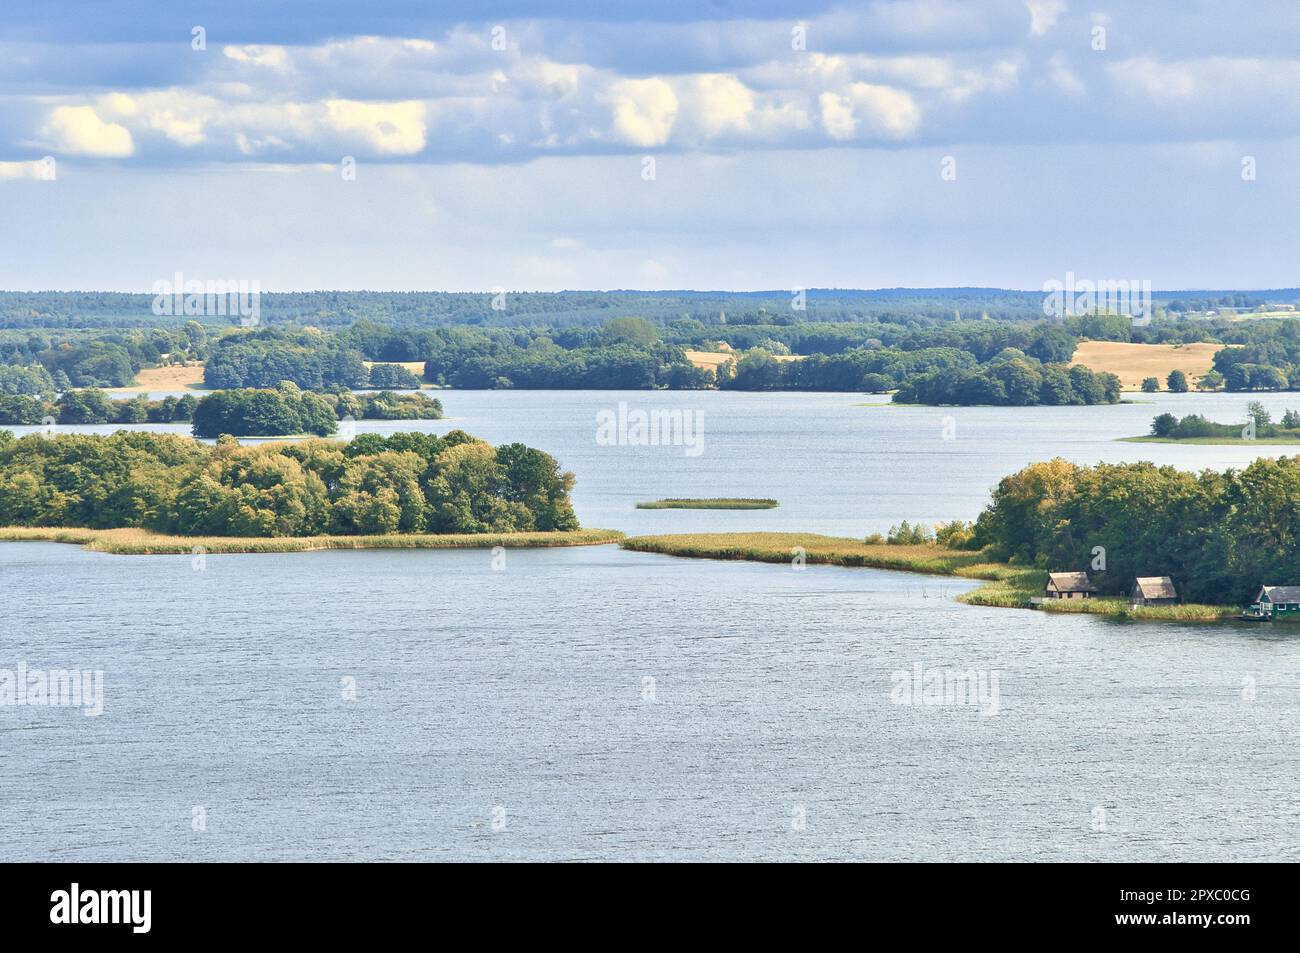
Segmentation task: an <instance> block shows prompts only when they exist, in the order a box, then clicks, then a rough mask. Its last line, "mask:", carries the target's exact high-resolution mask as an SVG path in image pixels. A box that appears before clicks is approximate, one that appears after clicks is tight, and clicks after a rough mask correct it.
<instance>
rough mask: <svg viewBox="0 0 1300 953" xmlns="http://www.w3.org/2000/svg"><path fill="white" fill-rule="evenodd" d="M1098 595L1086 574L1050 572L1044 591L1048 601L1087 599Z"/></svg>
mask: <svg viewBox="0 0 1300 953" xmlns="http://www.w3.org/2000/svg"><path fill="white" fill-rule="evenodd" d="M1096 594H1097V587H1096V586H1094V585H1093V584H1092V583H1091V582H1089V581H1088V574H1087V573H1086V572H1049V573H1048V574H1047V585H1046V586H1045V587H1044V589H1043V597H1044V598H1046V599H1087V598H1089V597H1090V596H1094V595H1096Z"/></svg>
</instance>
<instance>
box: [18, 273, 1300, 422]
mask: <svg viewBox="0 0 1300 953" xmlns="http://www.w3.org/2000/svg"><path fill="white" fill-rule="evenodd" d="M264 297H265V298H266V299H267V301H266V303H265V305H264V306H263V308H262V323H261V324H260V325H259V326H257V327H254V328H243V327H238V326H236V325H235V324H233V323H232V322H231V320H230V319H228V318H223V319H221V320H220V321H216V320H209V319H199V320H196V319H194V318H162V317H157V316H153V315H152V313H151V312H149V311H148V308H147V304H148V302H147V296H130V295H94V294H86V295H80V296H78V295H58V294H52V293H41V294H30V295H20V294H15V293H0V371H2V373H0V394H8V395H10V396H15V395H19V394H26V395H35V394H46V393H50V392H57V391H62V390H65V389H68V388H87V387H108V388H112V387H121V386H125V385H127V384H129V383H131V382H132V381H133V379H134V377H135V374H136V373H137V372H138V371H139V370H140V369H141V368H144V367H155V366H159V365H162V364H181V363H184V364H188V363H191V362H199V361H202V362H204V379H205V382H206V384H207V386H208V387H210V388H213V389H228V388H243V387H256V388H271V387H276V386H278V385H279V384H280V382H281V381H291V382H293V383H294V384H296V385H298V386H299V387H300V388H302V389H304V390H312V391H319V390H324V389H329V388H337V387H343V388H350V389H353V388H355V389H364V388H373V389H384V390H395V389H415V388H416V387H418V386H419V385H420V383H421V377H422V379H423V381H424V382H425V383H428V384H431V385H434V386H446V387H458V388H509V387H516V388H536V389H561V388H563V389H646V388H670V389H702V388H714V387H718V388H725V389H732V390H796V391H798V390H803V391H867V392H879V391H890V390H902V391H903V397H902V398H901V399H903V400H906V401H913V402H915V401H921V402H926V403H931V402H933V403H970V402H979V403H1010V404H1017V403H1025V402H1026V401H1027V395H1028V394H1029V392H1030V391H1031V390H1034V389H1035V388H1034V386H1032V380H1033V379H1034V378H1035V377H1037V378H1039V379H1040V380H1039V383H1038V384H1037V387H1036V390H1037V393H1038V395H1039V397H1038V400H1037V401H1029V402H1042V403H1052V402H1064V403H1089V402H1097V400H1098V399H1097V398H1095V397H1090V396H1089V395H1090V394H1092V393H1093V392H1094V391H1095V390H1096V388H1094V387H1091V386H1082V387H1081V386H1080V382H1079V381H1077V380H1072V381H1066V380H1063V379H1062V377H1061V374H1060V372H1059V369H1057V370H1054V369H1052V366H1054V365H1061V364H1066V363H1068V362H1069V361H1070V359H1071V356H1072V354H1073V351H1074V347H1075V345H1076V344H1077V343H1078V342H1079V341H1081V340H1085V339H1087V340H1094V341H1119V342H1137V343H1164V344H1187V343H1198V342H1208V343H1219V344H1223V345H1232V346H1231V347H1225V348H1224V349H1223V350H1220V351H1219V352H1218V353H1217V354H1216V356H1215V367H1214V369H1213V370H1212V371H1211V372H1210V373H1209V374H1208V375H1206V377H1205V378H1203V379H1201V380H1200V381H1198V382H1197V384H1196V386H1197V387H1198V388H1200V389H1216V388H1219V387H1226V388H1227V389H1229V390H1236V391H1247V390H1259V391H1263V390H1286V389H1300V320H1298V319H1297V318H1288V317H1276V316H1274V317H1252V316H1250V315H1249V314H1248V313H1246V312H1247V309H1249V308H1250V307H1251V306H1252V305H1254V304H1255V302H1256V301H1257V300H1259V301H1265V300H1267V301H1272V302H1275V303H1276V302H1291V301H1294V300H1297V299H1300V294H1298V293H1296V292H1295V291H1294V289H1282V290H1281V291H1278V292H1260V293H1251V294H1244V293H1236V292H1222V293H1220V292H1204V293H1198V294H1197V295H1196V296H1186V297H1184V298H1177V297H1173V298H1169V299H1167V300H1166V301H1165V304H1164V305H1163V306H1162V305H1159V304H1157V306H1156V308H1155V313H1156V317H1155V318H1154V319H1153V320H1151V321H1149V322H1146V323H1143V322H1138V323H1136V324H1135V323H1134V322H1133V321H1131V320H1130V319H1129V318H1127V317H1124V316H1122V315H1114V314H1091V315H1082V316H1076V317H1069V318H1066V319H1064V320H1045V319H1044V316H1043V314H1042V308H1041V305H1042V295H1040V294H1035V293H1029V292H1005V291H997V290H990V289H940V290H925V289H911V290H908V289H900V290H896V291H880V292H854V291H825V292H823V291H808V292H805V293H803V297H802V298H801V299H800V300H799V301H798V307H796V302H795V300H794V299H793V298H792V297H791V296H790V295H786V294H784V293H778V292H766V293H758V292H755V293H752V294H724V293H704V292H698V293H697V292H675V293H662V294H661V293H642V292H608V293H596V292H565V293H557V294H526V295H507V296H506V302H507V306H506V307H505V308H504V309H498V308H495V307H494V306H493V297H492V296H487V295H469V294H464V295H439V294H417V293H412V294H409V295H403V294H379V293H367V292H356V293H341V292H340V293H302V294H286V295H266V296H264ZM1156 298H1157V301H1159V296H1158V295H1157V296H1156ZM1228 302H1231V304H1228ZM1211 304H1215V305H1217V307H1214V308H1211V307H1208V306H1209V305H1211ZM516 305H517V307H515V306H516ZM1175 306H1176V307H1175ZM1200 306H1205V310H1202V311H1198V310H1195V308H1196V307H1200ZM1259 306H1260V307H1269V305H1267V304H1261V305H1259ZM138 307H145V313H144V314H137V313H136V312H134V311H132V310H131V309H134V308H138ZM1229 308H1238V309H1240V311H1232V310H1228V309H1229ZM1178 309H1187V310H1186V311H1181V310H1178ZM127 314H133V315H134V317H133V318H131V320H127V319H126V317H125V315H127ZM632 314H636V315H638V316H635V317H634V316H631V315H632ZM118 319H121V320H118ZM205 322H206V323H205ZM690 350H698V351H714V352H716V351H730V352H731V353H733V354H734V355H735V357H734V360H733V361H732V362H731V363H730V364H723V365H721V366H720V367H719V368H718V371H717V372H716V373H715V371H714V370H712V369H710V368H701V367H697V366H696V365H695V364H694V363H692V362H691V361H690V360H689V359H688V357H687V353H686V352H687V351H690ZM1017 354H1018V355H1020V357H1018V358H1017V359H1020V360H1022V361H1023V365H1024V366H1017V367H1012V368H1008V367H1005V366H1002V365H1004V364H1005V363H1006V359H1007V358H1008V357H1016V356H1017ZM784 358H802V360H784ZM403 363H409V364H410V365H411V366H412V367H414V368H415V371H416V372H419V371H420V370H421V369H422V371H423V373H422V375H420V374H419V373H413V372H412V370H410V369H408V368H406V367H402V366H400V364H403ZM1101 389H1102V390H1103V391H1105V390H1106V389H1107V386H1106V384H1105V383H1104V382H1103V383H1102V385H1101ZM1100 399H1101V400H1105V399H1109V398H1106V397H1103V398H1100Z"/></svg>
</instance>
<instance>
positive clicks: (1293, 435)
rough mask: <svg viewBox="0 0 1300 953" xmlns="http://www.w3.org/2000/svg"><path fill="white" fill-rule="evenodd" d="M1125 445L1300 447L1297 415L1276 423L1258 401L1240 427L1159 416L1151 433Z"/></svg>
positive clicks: (1286, 415) (1198, 418) (1293, 413)
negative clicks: (1178, 444)
mask: <svg viewBox="0 0 1300 953" xmlns="http://www.w3.org/2000/svg"><path fill="white" fill-rule="evenodd" d="M1119 439H1120V440H1122V441H1124V442H1125V443H1190V444H1213V445H1221V444H1244V443H1257V444H1264V445H1272V446H1284V445H1288V444H1289V445H1292V446H1294V445H1300V411H1295V410H1288V411H1286V412H1285V413H1284V414H1283V415H1282V419H1281V420H1280V421H1278V422H1276V423H1275V422H1274V421H1273V417H1272V415H1271V414H1270V413H1269V412H1268V410H1267V409H1265V407H1264V405H1263V404H1261V403H1260V402H1259V401H1251V402H1250V404H1249V405H1248V406H1247V409H1246V419H1245V421H1243V422H1241V423H1233V424H1221V423H1216V422H1215V421H1213V420H1206V419H1205V418H1204V417H1202V416H1201V415H1200V414H1188V415H1187V416H1186V417H1182V418H1178V417H1175V416H1174V415H1173V414H1161V415H1160V416H1158V417H1156V418H1155V419H1154V420H1152V421H1151V432H1150V433H1146V434H1143V435H1142V436H1140V437H1120V438H1119Z"/></svg>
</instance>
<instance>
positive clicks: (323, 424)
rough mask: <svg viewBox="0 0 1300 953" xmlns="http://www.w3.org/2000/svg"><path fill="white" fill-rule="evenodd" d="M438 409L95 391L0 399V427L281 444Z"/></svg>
mask: <svg viewBox="0 0 1300 953" xmlns="http://www.w3.org/2000/svg"><path fill="white" fill-rule="evenodd" d="M442 415H443V411H442V402H441V401H439V400H437V399H435V398H430V397H427V396H426V395H424V394H423V393H418V392H417V393H414V394H397V393H394V392H392V391H380V392H378V393H373V394H356V393H353V392H351V391H347V390H342V389H336V390H334V391H328V392H324V393H313V392H304V391H302V390H301V389H299V388H298V387H297V386H296V385H294V384H292V383H290V382H287V381H286V382H282V383H281V384H280V386H278V387H275V388H267V389H254V388H242V389H238V390H231V391H218V392H216V393H213V394H208V395H206V396H204V397H202V398H195V397H194V396H193V395H191V394H186V395H184V396H183V397H164V398H162V399H160V400H150V399H148V398H147V397H145V396H143V395H140V396H137V397H132V398H129V399H121V400H113V399H111V398H110V397H109V396H108V395H107V394H106V393H104V391H102V390H97V389H93V388H92V389H86V390H69V391H65V392H64V393H62V394H61V395H60V396H59V397H58V398H44V397H35V396H30V395H16V396H4V395H0V425H5V426H38V425H41V424H44V423H48V422H51V421H52V422H54V423H59V424H143V423H183V422H187V421H192V422H193V426H192V428H191V429H192V432H193V433H194V435H195V436H196V437H209V438H211V437H219V436H221V435H222V434H231V435H233V436H236V437H279V436H289V435H294V434H303V433H311V434H316V435H317V436H322V437H323V436H328V435H329V434H332V433H336V432H337V431H338V421H340V420H342V419H344V418H346V417H351V418H352V419H353V420H440V419H441V418H442Z"/></svg>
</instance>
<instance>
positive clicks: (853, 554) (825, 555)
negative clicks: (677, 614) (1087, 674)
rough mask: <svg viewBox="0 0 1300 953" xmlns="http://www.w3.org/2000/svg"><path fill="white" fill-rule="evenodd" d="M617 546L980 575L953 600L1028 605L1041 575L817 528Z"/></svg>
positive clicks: (1182, 612) (1165, 609) (1066, 605)
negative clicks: (823, 533) (979, 581)
mask: <svg viewBox="0 0 1300 953" xmlns="http://www.w3.org/2000/svg"><path fill="white" fill-rule="evenodd" d="M619 545H620V546H622V547H623V548H624V549H630V550H635V551H637V552H645V553H662V554H664V555H667V556H684V557H687V558H695V559H744V560H752V561H755V562H769V563H789V562H790V561H791V560H793V559H794V558H795V556H796V555H797V553H798V552H799V551H800V550H801V551H802V552H803V555H804V560H805V561H806V562H809V563H826V564H830V565H835V566H864V567H869V568H872V569H893V570H899V571H902V572H921V573H928V574H930V575H935V576H961V577H963V578H966V579H982V580H985V583H984V585H982V586H980V587H978V588H976V589H972V590H971V591H970V592H965V593H962V594H961V595H959V596H958V597H957V600H958V601H959V602H964V603H967V604H968V605H973V606H994V607H1000V608H1004V609H1028V608H1029V607H1030V600H1031V599H1033V598H1036V597H1038V596H1041V595H1042V594H1043V587H1044V586H1045V585H1046V584H1047V573H1046V571H1044V570H1041V569H1033V568H1027V567H1025V566H1013V565H1010V564H1008V563H1002V562H994V561H992V560H991V559H990V558H989V556H988V554H987V553H984V552H970V551H966V550H957V549H946V548H944V547H942V546H938V545H934V544H930V545H920V546H890V545H888V544H882V545H877V544H871V543H863V542H861V541H859V540H856V539H848V538H844V537H836V536H821V535H818V534H816V533H682V534H674V535H670V536H633V537H631V538H629V539H625V540H623V541H622V542H621V543H620V544H619ZM1039 605H1040V606H1041V607H1042V609H1043V610H1044V611H1047V612H1076V613H1086V614H1091V615H1105V616H1110V617H1113V618H1119V619H1139V620H1150V621H1157V620H1169V621H1183V622H1209V621H1214V620H1218V619H1228V618H1232V617H1235V616H1236V615H1237V614H1238V612H1239V610H1238V609H1237V608H1236V607H1234V606H1212V605H1199V604H1194V603H1186V604H1182V605H1173V606H1130V605H1129V601H1128V600H1127V599H1124V598H1101V599H1045V600H1043V601H1042V602H1041V603H1039Z"/></svg>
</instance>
